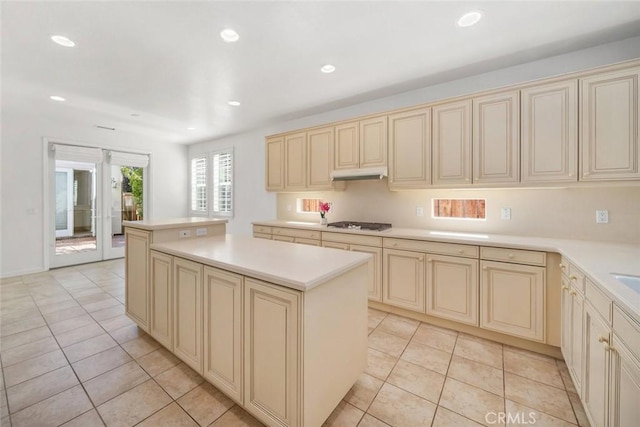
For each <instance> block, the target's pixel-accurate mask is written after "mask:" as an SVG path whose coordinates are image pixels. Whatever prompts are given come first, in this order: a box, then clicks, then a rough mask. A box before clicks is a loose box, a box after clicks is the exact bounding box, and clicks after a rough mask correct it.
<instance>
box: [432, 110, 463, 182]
mask: <svg viewBox="0 0 640 427" xmlns="http://www.w3.org/2000/svg"><path fill="white" fill-rule="evenodd" d="M469 184H471V100H465V101H460V102H452V103H448V104H443V105H438V106H435V107H433V185H447V186H468V185H469Z"/></svg>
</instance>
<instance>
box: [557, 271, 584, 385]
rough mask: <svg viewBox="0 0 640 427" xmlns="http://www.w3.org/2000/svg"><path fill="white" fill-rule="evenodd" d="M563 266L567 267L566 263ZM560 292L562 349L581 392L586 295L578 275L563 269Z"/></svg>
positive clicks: (572, 376)
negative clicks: (567, 272)
mask: <svg viewBox="0 0 640 427" xmlns="http://www.w3.org/2000/svg"><path fill="white" fill-rule="evenodd" d="M561 268H564V269H565V270H566V269H567V266H566V265H564V264H563V265H561ZM560 280H561V293H560V310H561V326H560V327H561V331H560V349H561V351H562V356H563V357H564V360H565V362H566V364H567V368H568V369H569V373H570V374H571V378H572V379H573V382H574V384H575V388H576V390H577V391H578V393H579V394H580V388H581V385H582V376H583V374H582V338H583V327H584V321H583V316H582V313H583V307H584V296H583V295H582V289H581V286H580V285H579V284H578V282H577V281H578V280H579V279H578V277H577V276H575V275H571V276H569V277H568V276H567V274H565V271H564V270H563V272H562V276H561V278H560Z"/></svg>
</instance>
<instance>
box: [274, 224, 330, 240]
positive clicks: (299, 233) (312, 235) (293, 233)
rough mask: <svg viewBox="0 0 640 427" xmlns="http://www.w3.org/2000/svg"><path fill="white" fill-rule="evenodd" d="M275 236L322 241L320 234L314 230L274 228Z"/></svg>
mask: <svg viewBox="0 0 640 427" xmlns="http://www.w3.org/2000/svg"><path fill="white" fill-rule="evenodd" d="M273 235H274V236H289V237H301V238H303V239H317V240H320V232H319V231H313V230H301V229H299V228H281V227H273Z"/></svg>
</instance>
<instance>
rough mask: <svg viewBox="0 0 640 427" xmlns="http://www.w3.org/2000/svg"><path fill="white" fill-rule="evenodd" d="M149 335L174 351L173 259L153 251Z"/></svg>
mask: <svg viewBox="0 0 640 427" xmlns="http://www.w3.org/2000/svg"><path fill="white" fill-rule="evenodd" d="M149 290H150V305H151V307H150V308H151V310H150V316H149V334H150V335H151V336H152V337H153V338H155V340H156V341H158V342H159V343H160V344H162V345H163V346H165V347H166V348H168V349H169V350H173V257H172V256H170V255H166V254H163V253H161V252H156V251H151V284H150V289H149Z"/></svg>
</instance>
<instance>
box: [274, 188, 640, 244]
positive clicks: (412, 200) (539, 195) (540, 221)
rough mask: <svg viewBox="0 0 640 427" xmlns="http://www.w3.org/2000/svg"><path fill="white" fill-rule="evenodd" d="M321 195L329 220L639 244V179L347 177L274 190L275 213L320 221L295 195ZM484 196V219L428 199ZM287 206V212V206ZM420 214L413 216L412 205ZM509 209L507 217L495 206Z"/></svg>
mask: <svg viewBox="0 0 640 427" xmlns="http://www.w3.org/2000/svg"><path fill="white" fill-rule="evenodd" d="M300 197H307V198H320V199H323V200H325V201H329V202H332V203H333V211H332V212H330V213H329V214H328V216H327V217H328V218H329V222H333V221H340V220H355V221H368V222H390V223H392V224H393V225H394V227H410V228H425V229H437V230H448V231H465V232H480V233H493V234H511V235H523V236H540V237H556V238H570V239H581V240H598V241H611V242H626V243H636V244H637V243H640V183H627V184H626V185H625V184H622V185H620V184H617V185H608V186H606V187H603V186H596V187H571V188H535V189H534V188H530V189H523V188H511V189H472V190H437V189H433V190H412V191H389V190H388V189H387V181H386V179H385V180H382V181H353V182H348V183H347V186H346V190H345V191H342V192H340V191H336V192H314V193H282V194H278V206H277V218H278V219H280V220H292V221H314V222H315V221H319V219H320V215H319V214H298V213H296V199H297V198H300ZM434 197H436V198H484V199H486V201H487V208H486V209H487V218H486V220H485V221H469V220H452V219H433V218H432V217H431V199H432V198H434ZM288 206H290V207H291V210H290V211H289V210H288V209H287V208H288ZM417 206H422V207H424V211H425V212H424V216H423V217H417V216H416V207H417ZM503 207H510V208H511V220H503V219H501V218H500V209H501V208H503ZM596 209H607V210H608V211H609V223H608V224H596V221H595V218H596V213H595V211H596Z"/></svg>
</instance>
